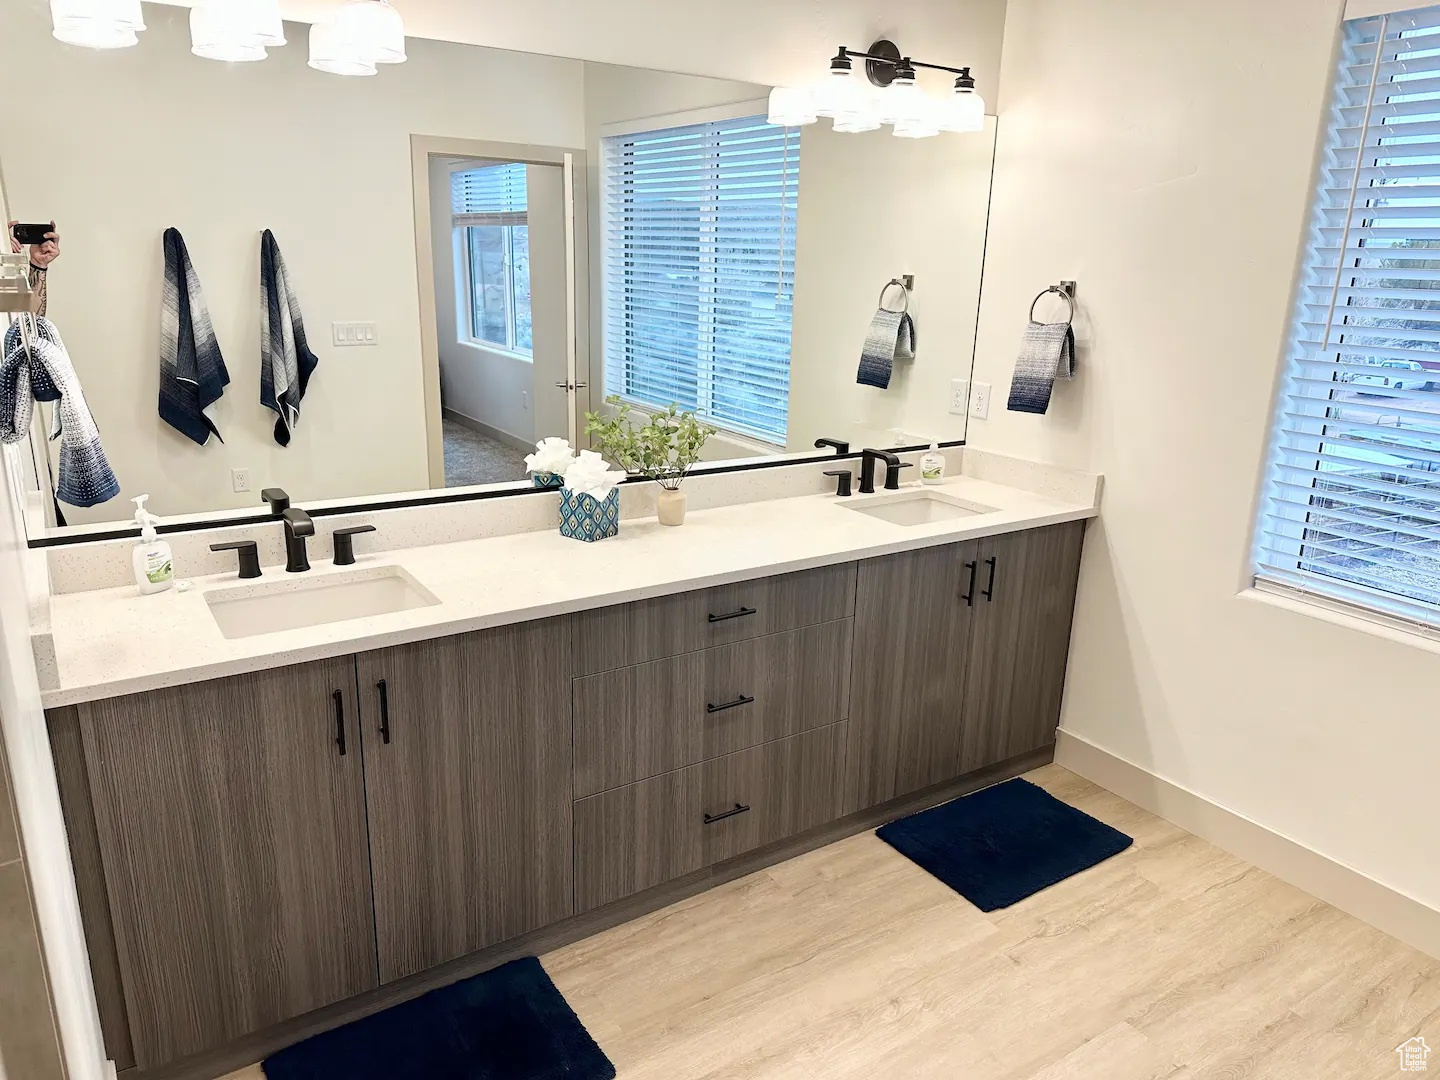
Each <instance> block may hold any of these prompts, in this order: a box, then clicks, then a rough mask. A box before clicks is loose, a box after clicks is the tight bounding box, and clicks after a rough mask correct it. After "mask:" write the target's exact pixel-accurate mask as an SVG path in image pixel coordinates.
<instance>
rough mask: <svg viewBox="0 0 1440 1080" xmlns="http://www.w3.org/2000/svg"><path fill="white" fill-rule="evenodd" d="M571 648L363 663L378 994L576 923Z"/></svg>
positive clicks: (554, 640)
mask: <svg viewBox="0 0 1440 1080" xmlns="http://www.w3.org/2000/svg"><path fill="white" fill-rule="evenodd" d="M569 648H570V637H569V627H568V625H566V624H565V623H564V622H563V621H562V620H556V619H552V620H545V621H541V622H533V623H521V624H518V625H516V626H507V627H501V628H498V629H495V630H484V631H481V632H479V633H475V634H465V635H462V636H459V637H451V638H441V639H437V640H435V641H424V642H419V643H417V644H414V645H403V646H399V647H397V648H393V649H385V650H381V651H378V652H372V653H366V654H364V655H362V656H361V657H359V675H360V693H361V701H362V712H363V716H364V744H365V790H366V797H367V801H368V805H369V809H370V857H371V861H372V865H373V867H374V875H375V921H376V940H377V943H378V946H379V955H380V980H381V981H382V982H389V981H391V980H393V979H398V978H402V977H404V976H406V975H410V974H412V973H414V972H417V971H423V970H424V969H426V968H429V967H433V966H434V965H436V964H439V963H442V962H444V961H446V960H450V959H452V958H454V957H457V956H463V955H464V954H466V953H469V952H474V951H475V950H476V949H481V948H484V947H485V946H487V945H492V944H494V943H495V942H497V941H503V940H505V939H506V938H511V937H514V936H515V935H517V934H523V933H525V932H526V931H528V930H533V929H535V928H537V927H540V926H544V925H546V924H548V923H552V922H555V921H557V920H558V919H562V918H564V917H565V916H567V915H569V914H570V913H571V911H572V909H573V904H574V895H573V887H572V882H573V878H574V868H573V857H572V852H573V843H574V839H573V828H572V824H571V822H572V816H573V814H572V800H573V794H572V792H571V760H570V665H569V655H570V654H569Z"/></svg>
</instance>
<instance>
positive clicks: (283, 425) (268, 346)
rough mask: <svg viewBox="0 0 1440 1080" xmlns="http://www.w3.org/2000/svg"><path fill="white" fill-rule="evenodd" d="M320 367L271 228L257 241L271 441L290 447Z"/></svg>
mask: <svg viewBox="0 0 1440 1080" xmlns="http://www.w3.org/2000/svg"><path fill="white" fill-rule="evenodd" d="M319 363H320V361H319V359H318V358H317V357H316V355H315V354H314V353H313V352H311V351H310V346H309V345H308V344H307V343H306V340H305V320H304V319H303V318H302V317H301V315H300V301H299V300H298V299H296V296H295V289H294V286H292V285H291V283H290V275H289V274H288V273H287V272H286V270H285V259H284V257H283V256H282V255H281V254H280V245H279V244H277V243H276V242H275V234H274V233H272V232H271V231H270V230H269V229H266V230H265V233H264V235H263V236H261V237H260V404H261V405H264V406H265V407H266V408H267V409H273V410H275V414H276V417H277V419H276V421H275V441H276V442H277V443H279V444H280V445H281V446H289V445H290V433H291V431H292V430H293V429H294V427H295V425H296V424H297V423H298V422H299V420H300V401H301V399H303V398H304V397H305V388H306V387H307V386H308V385H309V384H310V376H311V375H312V374H313V373H314V371H315V368H316V365H318V364H319Z"/></svg>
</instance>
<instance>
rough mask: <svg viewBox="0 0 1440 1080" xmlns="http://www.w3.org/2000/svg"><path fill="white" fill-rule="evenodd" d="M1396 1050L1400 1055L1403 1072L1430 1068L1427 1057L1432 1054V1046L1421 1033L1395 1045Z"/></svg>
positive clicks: (1423, 1070) (1422, 1070)
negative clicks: (1427, 1044) (1428, 1044)
mask: <svg viewBox="0 0 1440 1080" xmlns="http://www.w3.org/2000/svg"><path fill="white" fill-rule="evenodd" d="M1395 1052H1396V1053H1397V1054H1399V1055H1400V1071H1401V1072H1426V1071H1427V1070H1428V1069H1429V1068H1430V1066H1428V1065H1427V1064H1425V1059H1426V1058H1428V1057H1429V1056H1430V1047H1428V1046H1426V1045H1425V1040H1424V1039H1423V1038H1421V1037H1420V1036H1419V1035H1416V1036H1415V1037H1414V1038H1413V1039H1406V1040H1405V1041H1404V1042H1403V1043H1401V1044H1400V1045H1399V1046H1397V1047H1395Z"/></svg>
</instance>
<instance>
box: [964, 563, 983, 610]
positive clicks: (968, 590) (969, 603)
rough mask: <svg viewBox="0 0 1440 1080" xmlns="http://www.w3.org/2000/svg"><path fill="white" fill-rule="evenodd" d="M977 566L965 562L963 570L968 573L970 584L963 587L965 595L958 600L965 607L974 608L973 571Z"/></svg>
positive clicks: (977, 564)
mask: <svg viewBox="0 0 1440 1080" xmlns="http://www.w3.org/2000/svg"><path fill="white" fill-rule="evenodd" d="M979 565H980V564H979V563H973V562H967V563H966V564H965V569H966V570H969V571H970V584H969V585H967V586H966V587H965V594H964V595H963V596H961V597H960V599H961V600H964V601H965V606H966V607H974V606H975V571H976V570H977V569H978V568H979Z"/></svg>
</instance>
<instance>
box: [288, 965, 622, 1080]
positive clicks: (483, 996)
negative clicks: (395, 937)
mask: <svg viewBox="0 0 1440 1080" xmlns="http://www.w3.org/2000/svg"><path fill="white" fill-rule="evenodd" d="M265 1075H266V1077H267V1078H268V1080H614V1077H615V1066H614V1065H611V1064H610V1059H609V1058H607V1057H606V1056H605V1054H604V1052H603V1051H602V1050H601V1049H600V1047H598V1046H596V1045H595V1040H594V1039H592V1038H590V1033H589V1032H588V1031H586V1030H585V1026H584V1025H583V1024H581V1023H580V1019H579V1017H577V1016H576V1015H575V1013H574V1011H573V1010H572V1009H571V1008H570V1006H569V1005H568V1004H566V1002H565V998H564V997H562V996H561V994H560V991H559V990H557V989H555V984H554V983H553V982H551V981H550V976H548V975H546V974H545V969H544V968H543V967H541V966H540V961H539V960H536V959H535V958H534V957H533V956H531V957H526V958H525V959H523V960H514V961H512V962H510V963H508V964H506V965H504V966H503V967H498V968H495V969H494V970H493V971H487V972H485V973H484V974H483V975H476V976H475V977H474V978H471V979H466V980H465V981H464V982H458V983H456V984H455V985H453V986H446V987H444V988H442V989H440V990H432V991H431V992H430V993H428V994H426V995H424V996H423V997H418V998H416V999H415V1000H414V1001H407V1002H404V1003H403V1004H400V1005H396V1006H395V1007H393V1008H390V1009H386V1010H385V1011H384V1012H382V1013H376V1014H375V1015H374V1016H368V1017H366V1018H365V1019H364V1020H357V1021H356V1022H355V1023H353V1024H347V1025H346V1026H345V1027H342V1028H337V1029H336V1030H334V1031H327V1032H325V1033H324V1034H323V1035H316V1036H315V1037H313V1038H310V1039H306V1040H305V1041H304V1042H302V1043H297V1044H296V1045H295V1046H292V1047H290V1048H289V1049H287V1050H282V1051H280V1053H278V1054H274V1055H272V1056H271V1057H268V1058H266V1059H265Z"/></svg>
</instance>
